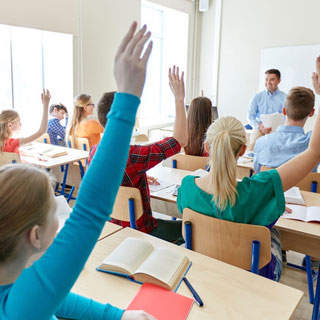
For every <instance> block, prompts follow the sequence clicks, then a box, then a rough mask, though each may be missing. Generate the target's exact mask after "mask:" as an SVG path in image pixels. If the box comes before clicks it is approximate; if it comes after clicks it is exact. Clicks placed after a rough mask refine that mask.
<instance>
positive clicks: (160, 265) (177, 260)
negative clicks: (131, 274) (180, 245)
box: [135, 248, 188, 286]
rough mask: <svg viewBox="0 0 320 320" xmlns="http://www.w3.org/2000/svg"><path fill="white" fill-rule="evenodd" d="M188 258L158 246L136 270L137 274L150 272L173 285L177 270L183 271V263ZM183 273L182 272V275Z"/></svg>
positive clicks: (149, 273) (151, 274)
mask: <svg viewBox="0 0 320 320" xmlns="http://www.w3.org/2000/svg"><path fill="white" fill-rule="evenodd" d="M186 259H187V260H188V258H186V257H185V255H184V254H182V253H179V252H177V251H174V250H170V249H167V248H157V249H155V250H154V251H153V252H152V253H151V254H150V256H149V257H148V258H147V259H146V260H145V261H144V262H143V264H142V265H141V266H140V267H139V268H138V269H137V270H136V272H135V274H138V273H144V274H148V275H150V276H152V277H154V278H156V279H159V280H160V281H162V282H164V283H166V284H169V286H171V283H172V281H173V280H174V279H173V277H174V276H175V275H176V272H177V271H178V270H179V271H181V265H184V264H185V260H186ZM182 276H183V274H181V277H182Z"/></svg>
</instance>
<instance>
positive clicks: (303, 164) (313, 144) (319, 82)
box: [277, 56, 320, 191]
mask: <svg viewBox="0 0 320 320" xmlns="http://www.w3.org/2000/svg"><path fill="white" fill-rule="evenodd" d="M312 81H313V88H314V91H315V92H316V93H317V94H318V95H320V56H319V57H318V58H317V60H316V72H314V73H313V74H312ZM319 161H320V114H319V112H318V115H317V118H316V123H315V125H314V128H313V131H312V136H311V140H310V143H309V147H308V149H307V150H306V151H304V152H303V153H301V154H300V155H298V156H296V157H295V158H293V159H292V160H290V161H288V162H287V163H285V164H283V165H282V166H281V167H279V168H278V169H277V170H278V172H279V175H280V178H281V181H282V186H283V190H284V191H286V190H288V189H290V188H291V187H293V186H295V185H296V184H297V183H298V182H299V181H300V180H302V179H303V178H304V177H305V176H306V175H307V174H308V173H309V172H311V170H312V169H313V168H314V167H315V166H316V165H317V164H318V162H319Z"/></svg>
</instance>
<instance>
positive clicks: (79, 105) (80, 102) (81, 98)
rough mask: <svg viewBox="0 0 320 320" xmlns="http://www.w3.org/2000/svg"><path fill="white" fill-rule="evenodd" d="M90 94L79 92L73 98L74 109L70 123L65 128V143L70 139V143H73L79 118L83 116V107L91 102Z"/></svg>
mask: <svg viewBox="0 0 320 320" xmlns="http://www.w3.org/2000/svg"><path fill="white" fill-rule="evenodd" d="M91 102H92V100H91V96H90V95H89V94H84V93H83V94H80V95H78V96H76V97H75V98H74V99H73V104H74V109H73V115H72V120H71V124H70V126H69V129H68V130H67V135H66V143H67V145H68V140H71V143H72V145H73V146H74V145H75V138H76V135H77V128H78V125H79V123H80V122H81V120H82V119H83V118H84V112H85V111H84V107H85V106H87V105H88V104H89V103H91Z"/></svg>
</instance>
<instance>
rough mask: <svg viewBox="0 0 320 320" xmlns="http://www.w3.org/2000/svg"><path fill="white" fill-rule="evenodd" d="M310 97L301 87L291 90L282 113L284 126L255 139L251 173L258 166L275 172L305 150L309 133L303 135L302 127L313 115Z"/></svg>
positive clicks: (306, 90)
mask: <svg viewBox="0 0 320 320" xmlns="http://www.w3.org/2000/svg"><path fill="white" fill-rule="evenodd" d="M314 99H315V98H314V93H313V91H312V90H310V89H308V88H304V87H295V88H292V89H291V90H290V92H289V94H288V96H287V98H286V100H285V103H284V107H283V109H282V112H283V114H284V115H285V116H286V121H285V124H284V126H280V127H278V129H277V131H276V132H274V133H271V134H267V135H265V136H263V137H261V138H259V139H258V140H257V142H256V144H255V148H254V170H255V172H256V173H258V172H260V169H261V166H266V167H269V168H277V167H279V166H280V165H282V164H283V163H285V162H287V161H288V160H290V159H291V158H293V157H295V156H296V155H298V154H299V153H301V152H303V151H305V150H306V149H307V148H308V145H309V141H310V138H311V131H310V132H308V133H306V134H305V133H304V130H303V127H304V125H305V123H306V121H307V119H308V117H312V116H313V114H314Z"/></svg>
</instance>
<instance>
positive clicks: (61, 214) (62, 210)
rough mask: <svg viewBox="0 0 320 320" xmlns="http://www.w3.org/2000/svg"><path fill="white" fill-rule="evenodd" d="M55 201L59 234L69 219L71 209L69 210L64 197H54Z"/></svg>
mask: <svg viewBox="0 0 320 320" xmlns="http://www.w3.org/2000/svg"><path fill="white" fill-rule="evenodd" d="M55 201H56V205H57V209H56V215H57V217H58V220H59V227H58V231H57V232H59V231H60V230H61V229H62V228H63V226H64V224H65V222H66V220H67V219H68V218H69V216H70V212H71V211H72V209H71V208H70V206H69V204H68V202H67V200H66V199H65V197H64V196H58V197H55Z"/></svg>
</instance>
